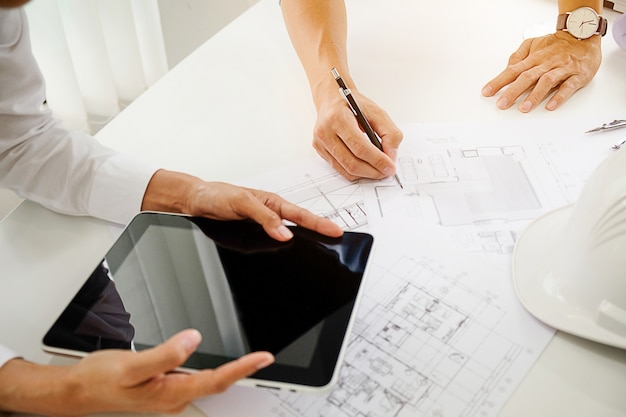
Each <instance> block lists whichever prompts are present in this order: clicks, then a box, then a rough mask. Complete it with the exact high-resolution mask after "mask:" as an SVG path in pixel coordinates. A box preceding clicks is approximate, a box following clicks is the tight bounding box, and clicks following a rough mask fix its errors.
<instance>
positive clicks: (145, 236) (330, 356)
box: [44, 213, 373, 388]
mask: <svg viewBox="0 0 626 417" xmlns="http://www.w3.org/2000/svg"><path fill="white" fill-rule="evenodd" d="M291 229H292V231H293V232H294V238H293V239H292V240H290V241H289V242H278V241H275V240H273V239H272V238H270V237H269V236H267V234H266V233H265V231H264V230H263V229H262V228H261V227H260V226H259V225H258V224H256V223H253V222H249V221H218V220H210V219H205V218H196V217H187V216H178V215H171V214H162V213H141V214H140V215H138V216H137V217H135V218H134V219H133V221H132V222H131V223H130V224H129V226H128V227H127V228H126V229H125V230H124V232H123V233H122V235H121V236H120V238H119V239H118V240H117V241H116V242H115V244H114V245H113V247H112V248H111V249H110V250H109V252H108V253H107V255H106V256H105V258H104V260H103V262H102V263H101V264H100V265H98V266H97V267H96V268H95V270H94V272H93V274H91V276H90V277H89V278H88V279H87V280H86V282H85V284H84V285H83V287H82V288H81V290H80V291H79V292H78V294H77V295H76V296H75V297H74V299H73V300H72V302H71V303H70V305H69V306H68V307H67V308H66V309H65V311H64V312H63V314H62V315H61V317H60V318H59V320H57V322H56V323H55V324H54V326H53V327H52V329H51V330H50V331H49V332H48V333H47V334H46V337H45V338H44V345H45V346H46V347H47V348H48V349H50V348H52V350H53V351H54V349H55V348H58V349H62V350H69V351H79V352H91V351H94V350H98V349H106V348H133V349H136V350H142V349H146V348H150V347H152V346H155V345H158V344H160V343H162V342H164V341H165V340H166V339H168V338H169V337H170V336H172V335H173V334H175V333H176V332H178V331H180V330H182V329H185V328H190V327H193V328H196V329H198V330H199V331H200V332H201V333H202V335H203V341H202V343H201V345H200V346H199V347H198V349H197V351H196V352H195V353H194V354H192V356H191V357H190V358H189V360H188V361H187V362H186V363H185V364H184V365H183V368H185V369H205V368H214V367H216V366H219V365H221V364H223V363H225V362H228V361H230V360H232V359H234V358H237V357H240V356H242V355H244V354H246V353H249V352H252V351H258V350H266V351H269V352H272V353H273V354H274V355H275V357H276V362H275V363H274V364H273V365H271V366H270V367H268V368H266V369H263V370H261V371H259V372H258V373H257V374H255V375H253V376H252V380H255V379H256V380H257V381H258V383H257V384H258V385H263V386H269V387H274V386H277V387H280V386H281V384H287V385H289V386H291V385H293V386H307V387H324V386H327V385H328V384H329V383H330V382H331V379H332V378H333V376H334V375H335V373H336V370H337V366H338V365H339V363H338V361H339V360H340V355H341V352H342V350H343V349H344V347H345V344H346V342H347V338H348V334H347V332H348V330H349V327H350V324H351V322H352V320H353V318H354V310H355V305H356V301H357V299H358V295H359V292H360V288H361V284H362V280H363V276H364V273H365V268H366V264H367V259H368V257H369V254H370V251H371V246H372V242H373V239H372V237H371V235H369V234H366V233H356V232H345V233H344V235H343V236H342V237H341V238H328V237H325V236H322V235H319V234H317V233H314V232H311V231H309V230H306V229H303V228H299V227H291ZM274 383H277V385H276V384H274ZM293 386H292V388H293Z"/></svg>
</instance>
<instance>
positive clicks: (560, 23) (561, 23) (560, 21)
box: [556, 13, 567, 30]
mask: <svg viewBox="0 0 626 417" xmlns="http://www.w3.org/2000/svg"><path fill="white" fill-rule="evenodd" d="M565 22H567V14H566V13H563V14H560V15H559V16H558V17H557V18H556V30H563V29H565Z"/></svg>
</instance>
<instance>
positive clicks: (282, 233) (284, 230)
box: [274, 224, 293, 240]
mask: <svg viewBox="0 0 626 417" xmlns="http://www.w3.org/2000/svg"><path fill="white" fill-rule="evenodd" d="M274 231H275V232H276V234H277V235H278V236H279V237H280V238H281V240H289V239H291V238H292V237H293V232H292V231H291V230H289V228H288V227H287V226H285V225H284V224H281V225H280V226H278V227H277V228H276V229H275V230H274Z"/></svg>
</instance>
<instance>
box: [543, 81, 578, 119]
mask: <svg viewBox="0 0 626 417" xmlns="http://www.w3.org/2000/svg"><path fill="white" fill-rule="evenodd" d="M583 85H584V81H583V80H581V79H580V77H577V76H572V77H569V78H568V79H567V80H565V81H563V82H562V83H561V85H560V86H559V88H558V90H557V91H556V93H555V94H554V95H553V96H552V98H551V99H550V100H548V103H547V104H546V110H550V111H552V110H556V109H558V108H559V107H561V105H562V104H563V103H564V102H565V101H567V100H568V99H569V98H570V97H571V96H572V95H573V94H574V93H575V92H576V91H578V90H580V89H581V88H582V87H583Z"/></svg>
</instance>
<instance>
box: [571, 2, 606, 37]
mask: <svg viewBox="0 0 626 417" xmlns="http://www.w3.org/2000/svg"><path fill="white" fill-rule="evenodd" d="M599 23H600V17H599V16H598V14H597V13H596V11H595V10H593V9H592V8H590V7H581V8H580V9H576V10H574V11H573V12H571V13H570V15H569V17H568V18H567V24H566V29H567V31H568V32H569V33H571V34H572V35H574V36H575V37H577V38H579V39H587V38H589V37H591V36H592V35H594V34H595V33H596V32H597V31H598V25H599Z"/></svg>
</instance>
